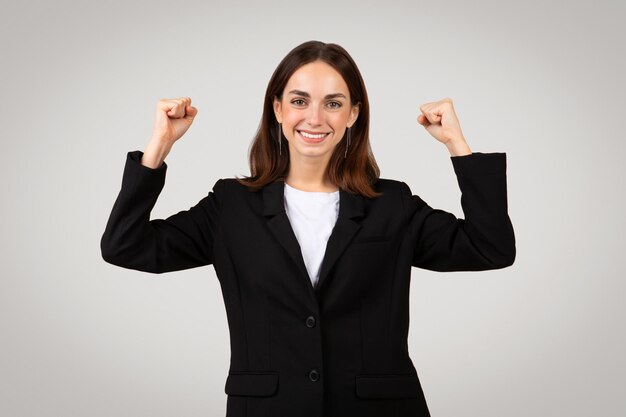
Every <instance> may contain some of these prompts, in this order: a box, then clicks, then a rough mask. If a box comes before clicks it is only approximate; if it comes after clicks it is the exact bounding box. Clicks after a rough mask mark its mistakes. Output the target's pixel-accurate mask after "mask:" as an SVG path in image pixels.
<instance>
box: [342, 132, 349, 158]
mask: <svg viewBox="0 0 626 417" xmlns="http://www.w3.org/2000/svg"><path fill="white" fill-rule="evenodd" d="M346 130H347V131H348V144H347V145H346V151H345V153H344V154H343V157H344V159H345V158H347V157H348V146H350V128H347V129H346Z"/></svg>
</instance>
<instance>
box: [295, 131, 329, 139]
mask: <svg viewBox="0 0 626 417" xmlns="http://www.w3.org/2000/svg"><path fill="white" fill-rule="evenodd" d="M300 134H301V135H302V136H304V137H305V138H309V139H321V138H323V137H324V136H326V135H327V133H320V134H318V135H311V134H310V133H306V132H302V131H300Z"/></svg>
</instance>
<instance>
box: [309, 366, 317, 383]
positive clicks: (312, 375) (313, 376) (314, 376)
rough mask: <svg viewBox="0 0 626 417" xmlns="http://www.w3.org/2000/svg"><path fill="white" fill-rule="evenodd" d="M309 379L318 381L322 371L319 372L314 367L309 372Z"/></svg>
mask: <svg viewBox="0 0 626 417" xmlns="http://www.w3.org/2000/svg"><path fill="white" fill-rule="evenodd" d="M309 379H310V380H311V381H313V382H317V380H319V379H320V373H319V372H317V369H312V370H311V372H309Z"/></svg>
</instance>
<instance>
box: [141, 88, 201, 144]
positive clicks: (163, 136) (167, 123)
mask: <svg viewBox="0 0 626 417" xmlns="http://www.w3.org/2000/svg"><path fill="white" fill-rule="evenodd" d="M156 107H157V108H156V115H155V119H154V129H153V130H152V139H157V140H160V141H165V142H166V143H169V144H173V143H174V142H176V141H177V140H178V139H180V137H181V136H183V135H184V134H185V132H186V131H187V129H189V127H190V126H191V124H192V123H193V119H194V117H196V114H198V109H197V108H195V107H193V106H192V105H191V98H189V97H181V98H173V99H167V98H164V99H161V100H159V101H158V103H157V106H156Z"/></svg>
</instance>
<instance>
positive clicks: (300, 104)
mask: <svg viewBox="0 0 626 417" xmlns="http://www.w3.org/2000/svg"><path fill="white" fill-rule="evenodd" d="M291 104H295V105H296V106H302V105H304V104H305V103H304V100H302V99H301V98H297V99H295V100H291Z"/></svg>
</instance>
